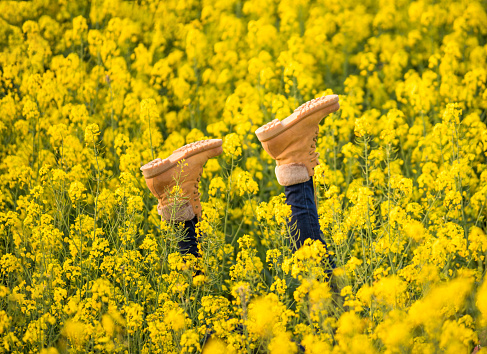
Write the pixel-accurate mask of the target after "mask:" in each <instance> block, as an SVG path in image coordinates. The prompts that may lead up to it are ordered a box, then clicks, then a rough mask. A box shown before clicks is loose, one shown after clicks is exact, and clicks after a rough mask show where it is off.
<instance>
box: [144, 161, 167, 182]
mask: <svg viewBox="0 0 487 354" xmlns="http://www.w3.org/2000/svg"><path fill="white" fill-rule="evenodd" d="M171 167H172V164H171V163H170V161H169V160H168V159H164V160H162V159H160V158H157V159H155V160H152V161H151V162H149V163H146V164H145V165H144V166H142V167H141V168H140V170H141V171H142V174H143V175H144V177H145V178H152V177H155V176H158V175H160V174H161V173H163V172H165V171H167V170H169V169H170V168H171Z"/></svg>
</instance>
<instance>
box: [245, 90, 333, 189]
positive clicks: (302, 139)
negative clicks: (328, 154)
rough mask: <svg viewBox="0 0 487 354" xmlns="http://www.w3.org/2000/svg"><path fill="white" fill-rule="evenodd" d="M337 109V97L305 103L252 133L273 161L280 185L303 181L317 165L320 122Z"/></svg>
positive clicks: (327, 97)
mask: <svg viewBox="0 0 487 354" xmlns="http://www.w3.org/2000/svg"><path fill="white" fill-rule="evenodd" d="M339 108H340V104H339V103H338V96H337V95H328V96H323V97H319V98H315V99H314V100H311V101H308V102H306V103H305V104H303V105H301V106H299V107H298V108H297V109H296V110H294V113H293V114H291V115H290V116H289V117H287V118H286V119H284V120H282V121H280V120H279V119H274V120H273V121H272V122H270V123H267V124H266V125H263V126H262V127H260V128H259V129H257V130H256V131H255V134H256V135H257V137H258V138H259V140H260V142H261V143H262V146H263V147H264V149H265V151H267V153H268V154H269V155H270V156H271V157H272V158H273V159H275V160H276V163H277V166H276V177H277V181H278V182H279V184H280V185H282V186H290V185H293V184H297V183H302V182H306V181H308V180H309V179H310V177H311V176H313V174H314V170H313V169H314V167H315V166H317V165H318V164H319V162H318V156H319V154H318V153H317V152H316V151H315V149H316V139H317V137H318V133H319V124H320V122H321V120H322V119H323V118H324V117H326V116H327V115H328V114H330V113H332V112H336V111H337V110H338V109H339Z"/></svg>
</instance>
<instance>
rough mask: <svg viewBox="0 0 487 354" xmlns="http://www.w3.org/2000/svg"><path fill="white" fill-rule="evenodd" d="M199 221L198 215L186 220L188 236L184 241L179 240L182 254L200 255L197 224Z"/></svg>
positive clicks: (185, 228)
mask: <svg viewBox="0 0 487 354" xmlns="http://www.w3.org/2000/svg"><path fill="white" fill-rule="evenodd" d="M197 223H198V217H197V216H195V217H194V218H193V219H191V220H186V221H185V222H184V230H185V232H186V237H185V238H184V240H183V241H179V243H178V246H179V252H181V253H182V254H188V253H190V254H192V255H194V256H195V257H199V256H200V254H199V253H198V240H197V238H196V224H197Z"/></svg>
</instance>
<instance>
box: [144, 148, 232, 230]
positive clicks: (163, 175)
mask: <svg viewBox="0 0 487 354" xmlns="http://www.w3.org/2000/svg"><path fill="white" fill-rule="evenodd" d="M222 152H223V149H222V140H221V139H211V140H201V141H197V142H195V143H192V144H188V145H185V146H183V147H181V148H179V149H177V150H175V151H174V152H173V153H172V154H171V156H169V157H168V158H166V159H164V160H161V159H159V158H157V159H155V160H153V161H151V162H149V163H147V164H145V165H144V166H142V167H141V168H140V169H141V171H142V173H143V174H144V177H145V182H146V183H147V187H149V189H150V191H151V192H152V194H153V195H154V196H155V197H156V198H157V199H159V204H158V205H157V211H158V213H159V214H160V215H162V217H163V219H164V220H167V221H170V220H173V221H185V220H191V219H193V218H194V216H195V215H198V217H201V203H200V198H199V197H200V194H199V192H198V183H199V181H200V178H201V174H202V172H203V166H204V165H205V163H206V161H208V159H210V158H212V157H215V156H218V155H220V154H221V153H222ZM182 160H184V162H181V161H182ZM176 186H179V187H180V189H181V191H182V196H181V195H180V196H179V197H176V196H175V194H174V190H173V188H174V187H176ZM171 192H172V193H171Z"/></svg>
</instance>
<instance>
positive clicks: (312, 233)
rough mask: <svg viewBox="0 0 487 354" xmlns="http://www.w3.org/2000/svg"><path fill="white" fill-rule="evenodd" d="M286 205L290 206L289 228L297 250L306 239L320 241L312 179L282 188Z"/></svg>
mask: <svg viewBox="0 0 487 354" xmlns="http://www.w3.org/2000/svg"><path fill="white" fill-rule="evenodd" d="M284 193H285V195H286V204H288V205H290V206H291V212H292V214H291V219H290V220H289V227H290V229H291V234H292V235H293V237H294V240H295V241H296V247H297V248H299V247H301V246H302V245H303V244H304V241H305V240H307V239H312V240H320V241H321V240H322V238H321V230H320V224H319V220H318V211H317V209H316V205H315V201H314V190H313V179H312V178H310V180H309V181H307V182H302V183H298V184H293V185H291V186H285V187H284Z"/></svg>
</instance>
